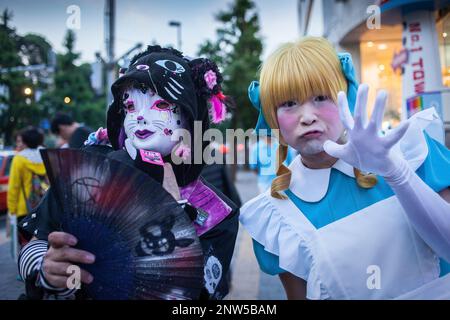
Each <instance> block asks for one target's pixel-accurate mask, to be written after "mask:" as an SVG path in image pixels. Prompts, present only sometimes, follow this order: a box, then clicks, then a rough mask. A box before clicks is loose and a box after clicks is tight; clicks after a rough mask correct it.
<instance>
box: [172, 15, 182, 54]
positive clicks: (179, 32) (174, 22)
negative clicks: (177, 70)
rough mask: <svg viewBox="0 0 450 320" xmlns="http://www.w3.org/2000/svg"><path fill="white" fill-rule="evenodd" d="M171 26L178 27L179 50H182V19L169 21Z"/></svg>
mask: <svg viewBox="0 0 450 320" xmlns="http://www.w3.org/2000/svg"><path fill="white" fill-rule="evenodd" d="M169 26H171V27H176V28H177V42H178V50H179V51H181V22H180V21H169Z"/></svg>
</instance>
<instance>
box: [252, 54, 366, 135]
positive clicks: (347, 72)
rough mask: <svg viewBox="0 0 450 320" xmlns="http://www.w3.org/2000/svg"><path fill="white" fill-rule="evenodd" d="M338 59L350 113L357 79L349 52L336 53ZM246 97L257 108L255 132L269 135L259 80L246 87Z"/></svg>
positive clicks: (356, 88)
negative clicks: (345, 86) (260, 95)
mask: <svg viewBox="0 0 450 320" xmlns="http://www.w3.org/2000/svg"><path fill="white" fill-rule="evenodd" d="M338 57H339V61H340V62H341V69H342V73H343V74H344V76H345V78H346V80H347V100H348V106H349V108H350V111H351V113H352V114H353V111H354V109H355V103H356V93H357V92H358V81H356V75H355V68H354V66H353V61H352V56H351V55H350V53H347V52H343V53H338ZM248 97H249V99H250V102H251V103H252V105H253V107H255V108H256V110H258V112H259V115H258V121H257V122H256V127H255V133H256V134H259V132H260V130H261V129H263V130H267V135H268V136H270V135H271V129H270V127H269V125H268V124H267V121H266V119H265V118H264V114H263V112H262V106H261V100H260V98H259V82H258V81H252V83H250V86H249V87H248Z"/></svg>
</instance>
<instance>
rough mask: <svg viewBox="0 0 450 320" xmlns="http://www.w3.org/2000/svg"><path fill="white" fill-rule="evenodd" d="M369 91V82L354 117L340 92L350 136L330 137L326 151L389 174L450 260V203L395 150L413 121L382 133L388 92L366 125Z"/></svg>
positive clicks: (419, 224)
mask: <svg viewBox="0 0 450 320" xmlns="http://www.w3.org/2000/svg"><path fill="white" fill-rule="evenodd" d="M367 92H368V87H367V86H366V85H361V86H360V87H359V88H358V96H357V99H356V106H355V118H354V119H353V118H352V116H351V114H350V110H349V108H348V103H347V99H346V96H345V93H343V92H340V93H339V95H338V105H339V115H340V117H341V120H342V122H343V124H344V126H345V127H346V129H347V130H348V135H349V139H348V142H347V143H346V144H344V145H339V144H336V143H334V142H332V141H329V140H328V141H326V142H325V144H324V150H325V151H326V152H327V153H328V154H330V155H331V156H333V157H336V158H341V159H342V160H344V161H345V162H347V163H349V164H350V165H352V166H354V167H356V168H358V169H360V170H361V171H366V172H372V173H375V174H378V175H381V176H383V177H385V179H386V182H387V183H388V184H389V185H390V187H391V188H392V190H393V191H394V193H395V195H396V197H397V199H398V200H399V202H400V204H401V206H402V207H403V209H404V211H405V212H406V214H407V216H408V218H409V220H410V222H411V224H412V225H413V226H414V228H415V230H416V232H417V233H418V234H419V235H420V236H421V237H422V239H423V240H424V241H425V242H426V243H427V244H428V245H429V246H430V247H431V248H432V249H433V250H434V252H436V254H437V255H438V256H440V257H442V258H444V259H445V260H447V261H449V262H450V204H449V203H448V202H446V201H445V200H444V199H443V198H442V197H441V196H440V195H439V194H437V193H436V192H434V191H433V190H432V189H431V188H430V187H429V186H428V185H427V184H426V183H425V182H423V181H422V179H420V177H419V176H417V174H416V173H415V172H414V171H413V170H412V169H411V168H410V167H409V164H408V163H407V161H406V160H405V159H403V158H401V157H399V156H398V155H397V154H396V153H394V152H392V150H391V149H392V147H393V146H394V145H395V144H396V143H397V142H398V141H399V140H400V139H401V138H402V136H403V135H404V133H405V132H406V130H407V128H408V125H409V122H404V123H403V124H401V125H400V126H398V127H397V128H395V129H394V130H391V132H389V133H388V134H387V135H386V136H380V135H379V134H378V132H379V130H380V126H381V121H382V119H383V112H384V106H385V103H386V93H385V92H383V91H382V92H380V93H379V94H378V95H377V98H376V102H375V107H374V111H373V115H372V117H371V120H370V122H369V124H368V126H367V127H366V126H365V123H364V120H363V119H364V118H365V116H364V115H365V114H366V104H367ZM449 170H450V168H449Z"/></svg>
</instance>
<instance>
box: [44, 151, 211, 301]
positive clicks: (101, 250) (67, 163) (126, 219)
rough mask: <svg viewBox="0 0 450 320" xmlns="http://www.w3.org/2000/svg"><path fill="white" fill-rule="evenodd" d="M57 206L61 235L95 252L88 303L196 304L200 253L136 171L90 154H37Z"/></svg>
mask: <svg viewBox="0 0 450 320" xmlns="http://www.w3.org/2000/svg"><path fill="white" fill-rule="evenodd" d="M41 153H42V158H43V160H44V163H45V167H46V169H47V173H48V176H49V179H50V183H51V187H52V189H53V190H54V191H55V194H56V197H57V199H58V201H59V203H60V206H61V208H62V211H63V212H62V213H61V215H62V219H61V221H62V226H61V227H62V230H63V231H64V232H67V233H70V234H72V235H74V236H75V237H76V238H77V239H78V243H77V245H76V248H79V249H81V250H86V251H88V252H91V253H92V254H94V255H95V257H96V260H95V263H94V264H92V265H80V267H81V268H83V269H85V270H86V271H88V272H89V273H91V274H92V275H93V276H94V281H93V282H92V283H91V284H89V285H86V290H87V292H88V294H89V296H90V297H92V298H94V299H196V298H198V297H199V295H200V291H201V288H202V286H203V253H202V249H201V245H200V242H199V239H198V237H197V235H196V232H195V229H194V227H193V225H192V222H191V220H190V219H189V217H188V216H187V214H186V213H185V212H184V210H183V209H182V208H181V207H180V206H179V205H178V203H177V202H176V201H175V200H174V199H173V198H172V197H171V196H170V194H169V193H167V192H166V191H165V190H164V189H163V188H162V186H161V185H160V184H159V183H157V182H156V181H154V180H153V179H151V178H150V177H149V176H147V175H146V174H144V173H143V172H141V171H140V170H138V169H136V168H133V167H131V166H128V165H126V164H123V163H121V162H119V161H116V160H112V159H109V158H107V157H106V156H104V155H102V154H98V153H93V152H87V151H82V150H73V149H57V150H56V149H55V150H54V149H47V150H43V151H41Z"/></svg>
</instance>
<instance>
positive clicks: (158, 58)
mask: <svg viewBox="0 0 450 320" xmlns="http://www.w3.org/2000/svg"><path fill="white" fill-rule="evenodd" d="M121 73H122V74H123V75H122V76H121V77H120V78H119V79H117V80H116V81H115V82H114V83H113V85H112V86H111V91H112V94H113V98H114V100H113V102H112V104H111V105H110V106H109V109H108V115H107V129H108V137H109V140H110V142H111V144H112V146H113V148H114V149H120V148H121V147H122V145H123V141H124V139H125V136H124V130H123V121H124V118H125V112H124V105H123V96H122V95H123V91H124V89H126V86H129V85H131V84H132V85H133V86H135V87H138V88H140V89H141V90H142V91H143V92H145V91H146V90H149V89H150V90H152V91H154V92H155V93H156V94H158V95H159V96H161V97H162V98H163V99H164V100H166V101H168V102H170V103H173V104H175V105H177V106H179V107H180V109H181V112H182V113H183V114H184V115H185V116H187V118H188V119H189V120H190V121H189V122H190V123H193V121H195V120H200V121H203V122H204V123H203V130H205V129H207V128H208V127H209V117H208V114H210V115H211V117H212V121H213V122H215V123H217V122H220V121H222V120H223V119H224V118H225V113H226V111H225V105H226V101H228V100H227V98H226V97H225V96H224V95H223V94H222V92H221V87H220V83H221V81H222V76H221V75H220V72H219V70H218V69H217V66H216V65H215V64H214V63H213V62H211V61H210V60H208V59H193V60H191V59H189V58H187V57H184V56H183V55H182V53H181V52H179V51H177V50H175V49H172V48H161V47H160V46H148V48H147V50H146V51H144V52H142V53H140V54H138V55H136V56H135V57H134V58H133V59H132V60H131V62H130V66H129V67H128V69H126V70H123V69H122V70H121ZM208 105H210V110H208Z"/></svg>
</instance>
